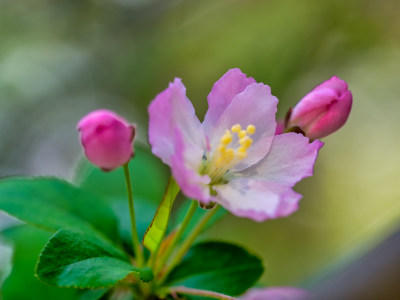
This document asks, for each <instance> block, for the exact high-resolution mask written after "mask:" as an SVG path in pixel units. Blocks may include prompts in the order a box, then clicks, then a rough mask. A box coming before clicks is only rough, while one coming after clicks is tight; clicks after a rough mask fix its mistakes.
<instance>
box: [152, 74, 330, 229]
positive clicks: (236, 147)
mask: <svg viewBox="0 0 400 300" xmlns="http://www.w3.org/2000/svg"><path fill="white" fill-rule="evenodd" d="M277 103H278V100H277V98H276V97H274V96H272V95H271V89H270V88H269V86H267V85H264V84H262V83H256V81H255V80H254V79H253V78H248V77H246V75H245V74H243V73H242V72H241V71H240V70H239V69H232V70H229V71H228V72H227V73H226V74H225V75H224V76H222V78H221V79H219V80H218V81H217V82H216V83H215V84H214V87H213V89H212V91H211V93H210V94H209V95H208V105H209V109H208V112H207V114H206V116H205V119H204V122H203V123H200V121H199V119H198V118H197V117H196V115H195V112H194V108H193V106H192V104H191V102H190V101H189V99H188V98H187V97H186V89H185V87H184V86H183V84H182V82H181V80H180V79H175V81H174V82H173V83H170V85H169V87H168V88H167V89H166V90H164V91H163V92H162V93H160V94H159V95H157V97H156V98H155V99H154V100H153V102H152V103H151V104H150V106H149V114H150V123H149V141H150V144H151V146H152V151H153V153H154V154H155V155H156V156H158V157H160V158H161V159H162V161H163V162H164V163H166V164H167V165H169V166H170V167H171V170H172V174H173V176H174V177H175V180H176V181H177V183H178V184H179V186H180V187H181V189H182V191H183V193H184V194H185V195H186V196H188V197H191V198H193V199H197V200H198V201H199V202H200V203H201V204H203V205H204V206H208V205H210V206H211V205H212V204H213V203H215V202H216V203H219V204H221V205H222V206H223V207H225V208H226V209H227V210H229V211H230V212H232V213H233V214H234V215H236V216H240V217H246V218H250V219H253V220H256V221H259V222H261V221H264V220H266V219H271V218H277V217H283V216H287V215H289V214H291V213H293V212H294V211H295V210H296V209H297V207H298V201H299V200H300V198H301V195H299V194H297V193H295V192H294V191H293V190H292V188H291V187H293V186H294V185H295V183H296V182H298V181H299V180H301V179H302V178H304V177H307V176H311V175H312V172H313V165H314V162H315V159H316V157H317V152H318V150H319V148H321V146H322V145H323V144H322V143H321V142H319V141H315V142H313V143H311V144H310V143H309V140H308V138H306V137H304V136H302V135H300V134H296V133H287V134H282V135H277V136H275V135H274V133H275V127H276V122H275V113H276V106H277Z"/></svg>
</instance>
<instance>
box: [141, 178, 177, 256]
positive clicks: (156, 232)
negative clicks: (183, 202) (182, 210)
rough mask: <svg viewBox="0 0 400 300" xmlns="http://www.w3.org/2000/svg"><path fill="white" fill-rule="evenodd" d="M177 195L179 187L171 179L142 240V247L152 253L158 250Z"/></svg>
mask: <svg viewBox="0 0 400 300" xmlns="http://www.w3.org/2000/svg"><path fill="white" fill-rule="evenodd" d="M178 193H179V186H178V184H177V183H176V182H175V180H174V179H173V178H172V177H171V178H170V180H169V182H168V187H167V190H166V192H165V195H164V197H163V200H162V201H161V203H160V205H159V207H158V209H157V212H156V214H155V216H154V218H153V221H152V222H151V224H150V226H149V228H148V229H147V231H146V233H145V235H144V238H143V245H144V246H145V247H146V248H147V249H149V250H150V251H151V252H152V253H154V252H156V251H157V250H158V247H159V246H160V244H161V241H162V239H163V237H164V235H165V232H166V231H167V227H168V221H169V216H170V214H171V209H172V205H173V203H174V201H175V198H176V195H177V194H178Z"/></svg>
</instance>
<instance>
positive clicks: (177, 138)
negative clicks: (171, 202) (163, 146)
mask: <svg viewBox="0 0 400 300" xmlns="http://www.w3.org/2000/svg"><path fill="white" fill-rule="evenodd" d="M173 142H174V145H175V153H174V154H173V155H172V157H171V171H172V175H173V176H174V178H175V180H176V182H177V183H178V185H179V186H180V188H181V190H182V192H183V193H184V194H185V196H187V197H190V198H193V199H196V200H198V201H200V202H202V203H204V204H208V203H210V201H212V196H210V189H209V186H208V184H209V183H210V177H208V176H207V175H200V174H199V172H198V170H199V167H200V164H201V160H200V161H199V160H198V159H197V158H198V156H199V155H202V152H201V150H199V148H197V147H195V146H194V145H193V144H190V143H188V144H185V139H184V137H183V134H182V131H181V129H180V128H178V127H176V128H175V135H174V140H173Z"/></svg>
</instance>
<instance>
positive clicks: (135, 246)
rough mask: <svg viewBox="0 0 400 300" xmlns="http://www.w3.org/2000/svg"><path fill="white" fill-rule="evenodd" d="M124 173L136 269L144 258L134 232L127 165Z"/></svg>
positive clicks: (135, 231) (133, 212)
mask: <svg viewBox="0 0 400 300" xmlns="http://www.w3.org/2000/svg"><path fill="white" fill-rule="evenodd" d="M124 173H125V183H126V190H127V193H128V202H129V213H130V215H131V230H132V244H133V253H134V254H135V258H136V262H137V265H138V267H141V266H143V263H144V258H143V252H142V249H141V247H140V242H139V238H138V234H137V230H136V220H135V209H134V207H133V194H132V186H131V178H130V174H129V167H128V163H126V164H125V165H124Z"/></svg>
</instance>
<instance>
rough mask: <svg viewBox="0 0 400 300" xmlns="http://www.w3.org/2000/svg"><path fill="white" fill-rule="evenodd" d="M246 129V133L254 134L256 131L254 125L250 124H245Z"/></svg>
mask: <svg viewBox="0 0 400 300" xmlns="http://www.w3.org/2000/svg"><path fill="white" fill-rule="evenodd" d="M246 130H247V133H248V134H254V133H255V132H256V126H254V125H252V124H250V125H248V126H247V129H246Z"/></svg>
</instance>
